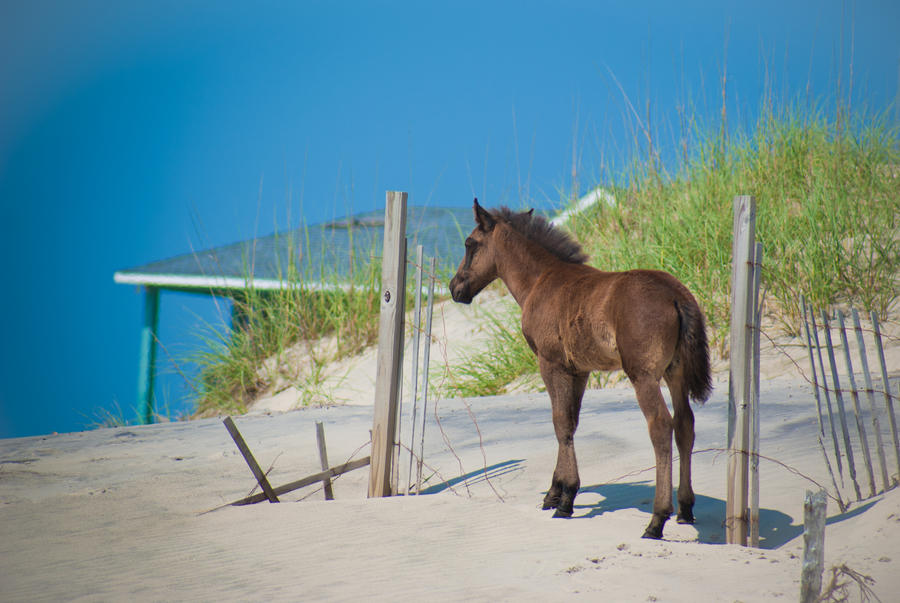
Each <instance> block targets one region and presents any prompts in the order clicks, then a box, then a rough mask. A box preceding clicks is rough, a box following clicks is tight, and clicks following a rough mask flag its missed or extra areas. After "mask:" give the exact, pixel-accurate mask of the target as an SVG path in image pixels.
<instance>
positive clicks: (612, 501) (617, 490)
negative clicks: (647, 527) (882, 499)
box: [573, 481, 877, 549]
mask: <svg viewBox="0 0 900 603" xmlns="http://www.w3.org/2000/svg"><path fill="white" fill-rule="evenodd" d="M588 492H590V493H594V494H598V495H600V496H601V497H602V498H601V500H600V501H599V502H597V503H595V504H591V505H584V504H581V505H579V504H576V505H575V515H573V519H576V518H580V519H584V518H589V517H596V516H597V515H602V514H603V513H606V512H608V511H618V510H619V509H638V510H639V511H643V512H645V513H648V514H649V513H652V512H653V495H654V485H653V482H651V481H642V482H631V483H616V484H598V485H594V486H586V487H582V488H580V489H579V490H578V493H579V495H583V494H585V493H588ZM673 494H675V496H677V492H676V493H673ZM675 496H673V498H675ZM695 496H696V502H695V503H694V517H695V522H694V528H695V529H696V530H697V535H698V539H699V541H700V542H703V543H706V544H724V543H725V525H724V523H725V501H724V500H722V499H720V498H713V497H711V496H704V495H702V494H696V495H695ZM576 500H577V499H576ZM676 500H677V498H676ZM798 500H799V497H798ZM876 502H877V500H876V501H871V502H869V503H867V504H865V505H862V506H860V507H857V508H856V509H853V510H852V511H848V512H847V513H843V514H840V515H833V516H831V517H829V518H828V520H827V523H828V524H829V525H831V524H834V523H838V522H841V521H843V520H845V519H849V518H850V517H854V516H856V515H859V514H860V513H863V512H865V511H866V510H868V509H869V508H871V507H872V505H874V504H875V503H876ZM675 504H676V505H677V502H676V503H675ZM799 506H800V505H799V504H798V507H799ZM802 533H803V523H802V522H798V523H797V524H795V523H794V519H793V518H792V517H791V516H790V515H787V514H786V513H782V512H781V511H778V510H776V509H760V510H759V547H760V548H762V549H777V548H778V547H780V546H782V545H783V544H785V543H786V542H788V541H790V540H792V539H793V538H796V537H797V536H799V535H800V534H802Z"/></svg>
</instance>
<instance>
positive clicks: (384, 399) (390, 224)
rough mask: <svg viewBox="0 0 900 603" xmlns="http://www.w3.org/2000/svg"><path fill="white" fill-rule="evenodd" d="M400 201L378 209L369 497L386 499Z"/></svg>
mask: <svg viewBox="0 0 900 603" xmlns="http://www.w3.org/2000/svg"><path fill="white" fill-rule="evenodd" d="M406 198H407V194H406V193H404V192H397V191H388V193H387V202H386V204H385V208H384V247H383V248H382V265H381V314H380V318H379V322H378V357H377V361H376V373H375V413H374V418H373V420H372V463H371V471H370V473H369V497H370V498H371V497H376V496H391V494H392V493H393V491H392V490H393V489H392V476H393V472H394V471H396V470H397V469H396V467H394V447H395V446H396V440H397V416H398V413H399V406H400V403H399V402H400V366H401V364H402V361H403V360H402V355H403V314H404V311H405V309H406Z"/></svg>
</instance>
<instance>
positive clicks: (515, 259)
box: [497, 231, 560, 307]
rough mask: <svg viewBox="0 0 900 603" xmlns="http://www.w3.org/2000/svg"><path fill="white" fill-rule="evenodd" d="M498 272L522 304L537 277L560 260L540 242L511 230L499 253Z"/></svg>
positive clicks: (514, 296) (520, 304)
mask: <svg viewBox="0 0 900 603" xmlns="http://www.w3.org/2000/svg"><path fill="white" fill-rule="evenodd" d="M498 256H499V259H498V261H497V275H498V276H499V277H500V280H502V281H503V284H505V285H506V288H507V289H509V292H510V293H511V294H512V296H513V298H515V300H516V303H518V304H519V306H520V307H521V306H522V304H524V303H525V300H526V299H527V298H528V296H529V295H530V294H531V291H532V290H533V289H534V285H535V283H536V282H537V279H538V278H539V277H540V276H541V275H542V274H543V273H544V272H546V271H547V270H548V269H552V268H553V266H554V264H556V263H557V262H559V261H560V260H559V259H558V258H556V257H555V256H554V255H553V254H552V253H550V252H549V251H547V250H546V249H544V248H543V247H542V246H541V245H538V244H537V243H534V242H533V241H530V240H528V239H526V238H525V237H524V236H522V235H521V234H519V233H518V232H515V231H514V236H511V237H509V238H508V239H507V240H506V241H505V242H504V244H503V249H502V250H501V253H500V254H498Z"/></svg>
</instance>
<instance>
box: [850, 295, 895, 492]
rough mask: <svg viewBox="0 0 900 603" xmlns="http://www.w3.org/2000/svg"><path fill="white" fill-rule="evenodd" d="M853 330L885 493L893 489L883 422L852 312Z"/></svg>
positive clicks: (861, 333) (854, 312)
mask: <svg viewBox="0 0 900 603" xmlns="http://www.w3.org/2000/svg"><path fill="white" fill-rule="evenodd" d="M852 314H853V330H854V331H856V347H857V350H858V351H859V362H860V368H861V369H862V374H863V379H864V380H865V384H866V397H867V398H868V400H869V412H870V413H871V414H872V429H873V430H874V431H875V452H876V453H877V454H878V467H879V469H881V485H882V488H883V491H885V492H887V490H888V489H889V488H890V487H891V482H890V480H889V479H888V472H887V462H886V461H885V459H884V441H883V440H882V439H881V422H880V420H879V418H878V407H877V406H876V405H875V388H874V387H873V386H872V375H870V374H869V358H868V355H867V354H866V342H865V340H864V338H863V331H862V327H861V326H860V323H859V312H857V311H856V308H853V310H852Z"/></svg>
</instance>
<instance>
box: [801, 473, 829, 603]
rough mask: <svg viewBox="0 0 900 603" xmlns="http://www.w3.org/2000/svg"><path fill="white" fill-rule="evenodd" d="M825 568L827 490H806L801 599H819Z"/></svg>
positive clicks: (805, 601) (807, 600) (802, 600)
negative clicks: (814, 491) (813, 491)
mask: <svg viewBox="0 0 900 603" xmlns="http://www.w3.org/2000/svg"><path fill="white" fill-rule="evenodd" d="M824 569H825V490H819V491H818V492H816V493H815V494H814V493H812V492H811V491H809V490H807V491H806V497H805V498H804V499H803V566H802V570H801V573H800V601H801V602H802V603H812V602H813V601H818V600H819V593H820V592H821V591H822V572H823V571H824Z"/></svg>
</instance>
